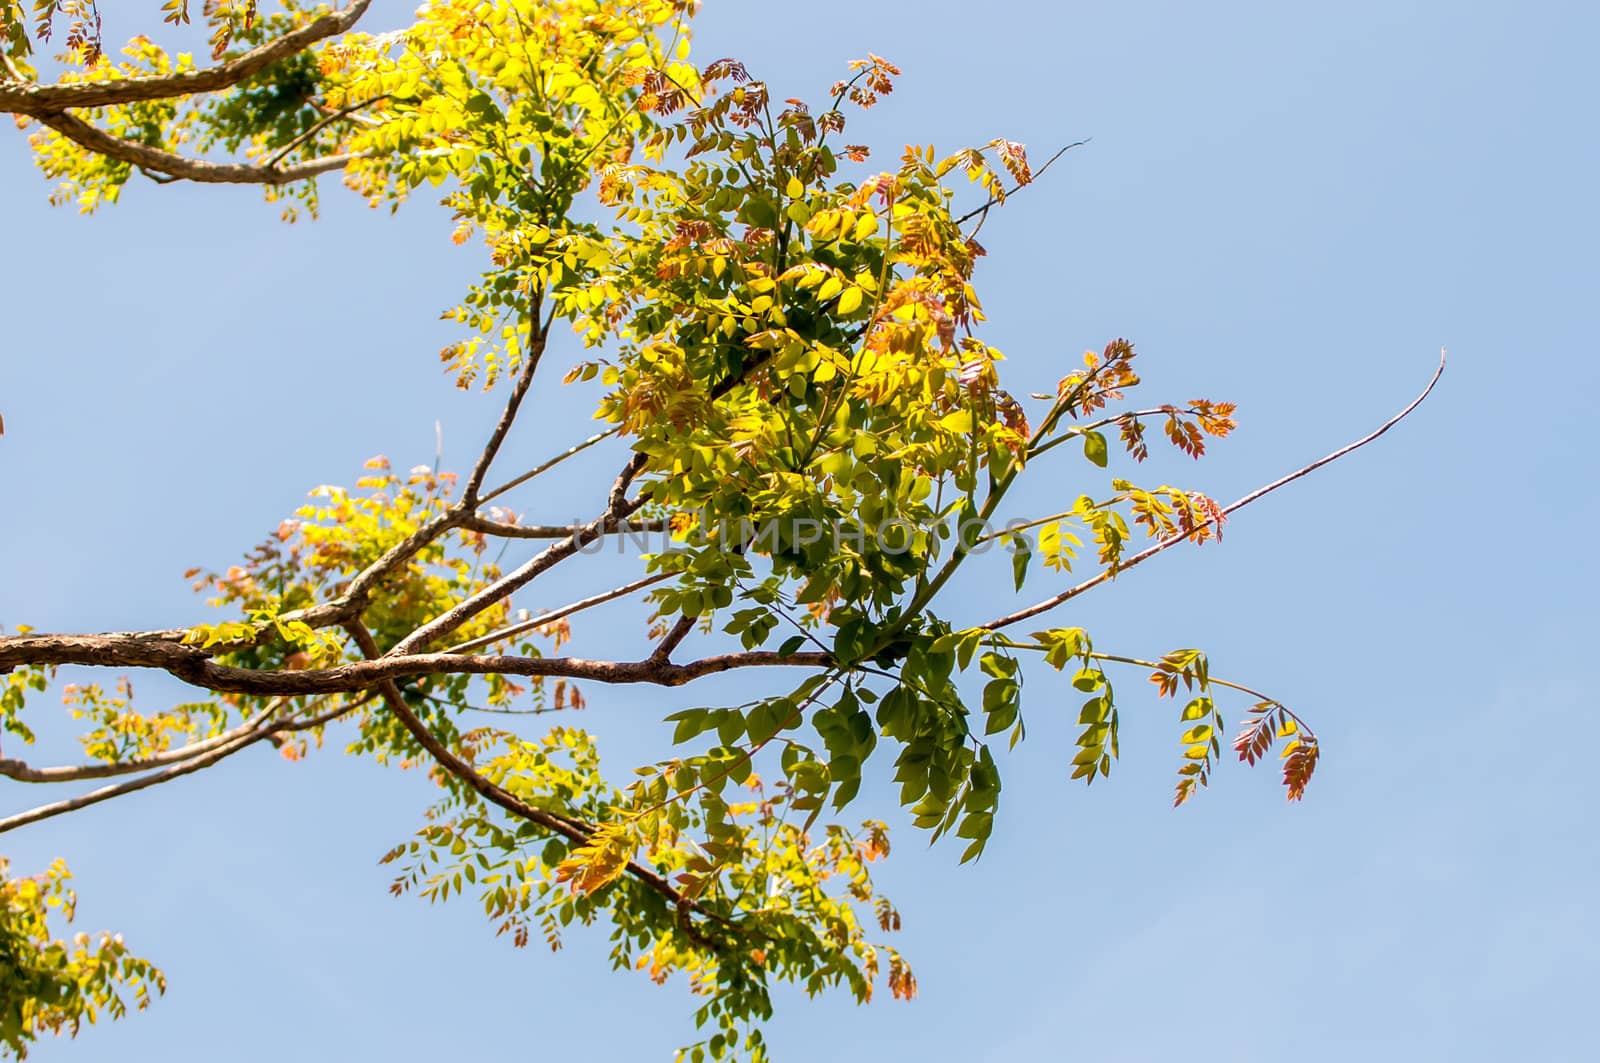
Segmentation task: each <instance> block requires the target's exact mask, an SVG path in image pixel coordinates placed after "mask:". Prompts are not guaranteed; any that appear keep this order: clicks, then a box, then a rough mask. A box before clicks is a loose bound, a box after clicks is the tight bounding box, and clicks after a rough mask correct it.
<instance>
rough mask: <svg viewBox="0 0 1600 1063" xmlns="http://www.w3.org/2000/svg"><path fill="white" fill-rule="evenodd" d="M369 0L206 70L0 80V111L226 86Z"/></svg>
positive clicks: (39, 113) (347, 18)
mask: <svg viewBox="0 0 1600 1063" xmlns="http://www.w3.org/2000/svg"><path fill="white" fill-rule="evenodd" d="M371 2H372V0H354V2H353V3H351V4H350V6H349V7H347V8H345V9H344V10H343V11H336V12H332V13H330V14H327V15H323V16H322V17H321V18H318V19H315V20H313V21H311V22H309V23H307V24H306V25H304V26H302V27H300V28H299V29H297V30H291V31H290V32H288V33H285V34H284V35H283V36H282V37H279V38H278V39H277V40H273V41H268V42H267V43H266V44H263V45H262V46H261V47H259V48H256V49H253V50H252V51H248V52H246V53H245V54H243V55H241V56H239V57H238V58H237V59H232V60H229V61H228V62H226V63H221V64H219V65H217V66H214V67H211V68H209V69H206V70H193V71H186V72H184V73H181V74H162V75H157V76H151V77H135V78H121V79H118V80H115V81H82V82H74V83H71V84H66V85H16V84H7V83H5V82H0V111H7V112H9V113H11V114H20V115H28V116H30V117H34V118H43V117H44V116H45V115H50V114H59V113H60V112H61V111H63V110H65V109H67V108H72V107H110V106H115V105H117V104H123V103H138V102H140V101H144V100H170V99H175V98H177V97H179V96H193V95H195V94H197V93H202V92H215V91H217V90H218V89H226V88H231V87H232V86H234V85H237V84H238V83H239V82H241V81H243V80H245V79H246V78H248V77H250V76H252V75H254V74H256V73H258V72H260V71H262V70H265V69H266V68H267V67H269V66H271V65H272V64H273V63H276V62H277V61H278V60H280V59H287V58H288V57H289V56H291V55H294V54H296V53H297V52H302V51H304V50H305V49H307V48H309V47H310V46H311V45H313V44H315V43H316V42H318V41H320V40H324V39H326V38H328V37H332V36H335V35H337V34H340V33H343V32H345V31H346V30H348V29H349V28H350V27H352V26H354V25H355V24H356V22H357V21H358V20H359V19H360V18H361V16H362V15H364V14H366V11H367V8H368V6H370V4H371Z"/></svg>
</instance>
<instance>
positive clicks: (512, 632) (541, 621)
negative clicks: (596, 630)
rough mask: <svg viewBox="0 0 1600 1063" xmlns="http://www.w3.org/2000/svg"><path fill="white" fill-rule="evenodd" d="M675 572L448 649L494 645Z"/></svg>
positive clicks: (629, 585) (610, 591) (454, 651)
mask: <svg viewBox="0 0 1600 1063" xmlns="http://www.w3.org/2000/svg"><path fill="white" fill-rule="evenodd" d="M672 575H673V574H672V573H671V572H661V573H658V574H656V575H654V576H646V577H645V578H644V579H640V580H634V581H633V582H632V583H625V584H623V585H622V586H621V587H616V588H614V589H612V590H609V591H606V592H604V593H602V594H596V595H592V596H591V597H588V598H581V599H579V600H578V601H575V602H573V603H572V604H571V605H563V606H562V607H561V608H560V609H556V610H553V611H551V612H548V613H541V614H540V615H538V616H535V617H530V618H528V619H527V620H522V621H518V622H517V623H515V624H512V625H510V626H509V627H503V628H501V629H500V630H499V631H491V632H489V633H488V634H487V635H480V636H478V637H477V638H475V639H470V640H468V641H466V642H463V643H461V644H459V645H456V646H451V647H450V648H449V649H448V650H446V651H445V652H446V653H467V652H469V651H471V650H476V649H481V648H482V647H484V646H492V645H493V644H494V643H496V642H499V641H501V640H502V639H509V638H513V637H515V636H517V635H520V634H522V633H523V632H525V631H532V630H534V629H535V628H540V627H543V626H544V625H546V624H553V623H555V622H556V621H557V620H561V619H563V618H564V617H569V616H571V615H572V614H573V613H576V612H581V611H582V610H584V609H587V608H589V607H590V606H592V605H601V604H603V603H605V602H609V601H613V600H615V599H617V598H622V597H626V596H627V595H630V594H632V593H633V592H634V591H637V590H643V589H644V588H646V587H649V586H651V585H652V584H656V583H660V582H661V581H662V580H666V579H671V578H672Z"/></svg>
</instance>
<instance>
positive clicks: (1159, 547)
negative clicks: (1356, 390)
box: [978, 347, 1445, 631]
mask: <svg viewBox="0 0 1600 1063" xmlns="http://www.w3.org/2000/svg"><path fill="white" fill-rule="evenodd" d="M1444 364H1445V349H1444V348H1443V347H1441V348H1439V367H1438V368H1437V369H1435V370H1434V371H1433V378H1432V379H1431V380H1429V381H1428V386H1427V387H1425V388H1423V389H1422V394H1420V395H1418V396H1417V397H1416V398H1415V399H1412V400H1411V404H1410V405H1408V406H1407V407H1406V408H1405V409H1403V410H1401V411H1400V412H1399V413H1397V414H1395V415H1394V416H1393V417H1391V418H1389V419H1388V420H1387V421H1385V422H1383V424H1382V425H1380V426H1379V427H1378V428H1377V430H1376V431H1373V432H1371V433H1368V434H1367V435H1364V436H1362V437H1361V438H1360V439H1358V440H1356V441H1355V442H1354V443H1349V444H1346V445H1345V446H1342V447H1340V448H1339V449H1338V450H1336V451H1334V452H1333V453H1331V454H1328V455H1326V456H1325V457H1321V458H1318V459H1317V460H1316V461H1314V462H1312V463H1311V464H1310V465H1305V466H1302V467H1301V468H1298V469H1296V470H1295V471H1294V472H1292V473H1290V474H1289V475H1287V476H1284V477H1281V478H1279V479H1277V480H1274V481H1272V482H1271V483H1269V484H1267V485H1266V486H1265V487H1258V488H1257V489H1256V490H1254V491H1251V492H1250V493H1249V494H1247V495H1245V496H1244V497H1243V498H1241V499H1239V500H1238V501H1237V502H1234V503H1233V504H1231V505H1228V506H1224V507H1223V508H1222V510H1221V511H1220V513H1219V514H1218V516H1217V517H1215V518H1213V519H1211V520H1207V521H1202V522H1201V523H1199V524H1197V525H1196V526H1195V527H1194V528H1192V529H1190V530H1189V531H1187V532H1182V533H1180V534H1177V535H1171V536H1168V537H1167V538H1165V539H1162V540H1161V541H1160V542H1158V543H1156V544H1155V545H1153V546H1150V547H1148V548H1146V549H1144V550H1141V551H1139V552H1138V553H1137V554H1134V555H1133V556H1132V557H1130V558H1127V559H1126V560H1124V561H1123V562H1122V563H1121V564H1119V565H1117V566H1116V567H1115V568H1109V569H1106V570H1105V571H1104V572H1102V573H1100V574H1099V575H1097V576H1094V577H1091V578H1090V579H1086V580H1084V581H1083V582H1082V583H1080V584H1078V585H1077V586H1076V587H1070V588H1068V589H1067V590H1064V591H1062V592H1061V593H1060V594H1057V595H1055V596H1054V597H1052V598H1046V599H1045V600H1044V601H1042V602H1036V603H1034V604H1033V605H1030V606H1028V607H1027V608H1026V609H1019V610H1017V611H1016V612H1014V613H1010V614H1008V615H1006V616H1002V617H999V618H998V619H995V620H991V621H989V622H988V623H986V624H980V625H978V626H979V627H981V628H984V629H986V630H989V631H994V630H998V629H999V628H1003V627H1007V626H1009V625H1011V624H1015V623H1018V622H1020V621H1023V620H1027V619H1029V618H1030V617H1035V616H1038V615H1039V614H1040V613H1046V612H1049V611H1050V610H1051V609H1054V608H1055V607H1056V606H1058V605H1061V604H1062V603H1064V602H1069V601H1071V600H1072V599H1074V598H1076V597H1077V596H1078V595H1080V594H1082V593H1084V592H1085V591H1087V590H1091V589H1092V588H1094V587H1098V586H1099V585H1100V584H1102V583H1104V582H1106V581H1107V580H1110V579H1114V578H1116V576H1117V574H1118V573H1119V572H1124V571H1126V570H1128V569H1130V568H1132V567H1133V566H1134V565H1137V564H1140V563H1141V562H1144V561H1148V560H1149V559H1150V558H1152V557H1154V556H1155V555H1157V554H1159V553H1161V552H1162V551H1163V550H1168V549H1171V548H1172V547H1174V546H1177V545H1178V544H1179V543H1182V542H1186V541H1187V540H1188V539H1189V538H1190V536H1192V535H1193V534H1194V532H1196V531H1199V530H1200V529H1201V528H1206V527H1209V526H1211V525H1213V524H1217V523H1218V522H1220V521H1221V519H1222V518H1224V517H1226V516H1228V515H1229V514H1230V513H1233V512H1235V511H1236V510H1240V509H1243V508H1244V507H1245V506H1248V505H1249V504H1250V503H1252V502H1254V501H1255V500H1256V499H1258V498H1261V497H1262V496H1264V495H1269V494H1271V493H1272V492H1274V491H1276V490H1277V489H1278V488H1280V487H1283V486H1285V485H1287V484H1291V483H1293V482H1294V481H1296V480H1298V479H1300V478H1301V477H1302V476H1308V475H1310V474H1311V473H1313V472H1315V471H1316V470H1318V469H1320V468H1322V467H1323V466H1324V465H1327V464H1328V463H1329V462H1334V461H1338V460H1339V459H1340V458H1342V457H1344V456H1345V455H1346V454H1349V453H1350V452H1351V451H1354V450H1359V449H1360V448H1362V447H1364V446H1366V445H1367V444H1368V443H1370V442H1372V441H1373V440H1374V439H1377V438H1378V437H1379V436H1381V435H1383V434H1384V433H1385V432H1387V431H1388V430H1389V429H1391V428H1393V427H1394V426H1395V425H1397V424H1399V423H1400V422H1401V421H1403V420H1405V419H1406V417H1407V416H1408V415H1409V414H1410V413H1411V411H1412V410H1415V409H1416V408H1417V407H1418V406H1421V405H1422V400H1424V399H1426V398H1427V397H1428V395H1429V393H1430V392H1432V391H1433V386H1434V385H1435V384H1437V383H1438V382H1439V378H1440V377H1441V376H1443V375H1444Z"/></svg>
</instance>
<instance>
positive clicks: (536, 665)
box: [0, 634, 831, 697]
mask: <svg viewBox="0 0 1600 1063" xmlns="http://www.w3.org/2000/svg"><path fill="white" fill-rule="evenodd" d="M830 663H831V658H830V657H829V655H828V654H826V653H815V652H808V653H792V654H780V653H776V652H773V651H770V650H751V651H748V652H744V653H725V654H717V655H713V656H710V657H702V658H700V659H699V660H695V661H690V662H687V663H684V664H672V663H670V662H666V661H656V660H649V659H646V660H642V661H631V662H624V661H597V660H588V659H585V658H582V657H515V656H502V655H484V656H475V655H468V654H458V653H417V654H396V653H394V651H392V650H391V651H390V653H389V655H387V656H385V657H381V658H379V659H377V660H368V661H355V662H352V663H350V664H343V665H339V666H337V667H334V668H307V669H300V670H285V671H258V670H255V669H251V668H236V667H233V666H231V665H222V664H217V663H216V662H215V661H213V660H211V658H210V657H209V656H208V654H207V653H206V651H204V650H201V649H199V648H197V647H194V646H185V645H182V644H180V643H176V642H157V641H152V640H149V639H137V638H125V637H115V636H106V635H39V634H29V635H11V636H5V637H0V669H4V668H7V667H15V666H17V665H28V664H32V665H62V664H77V665H90V666H100V667H114V668H152V669H160V670H162V671H165V672H168V673H170V674H172V675H174V676H176V677H178V678H179V679H181V680H183V681H184V682H186V683H189V684H191V685H193V686H197V687H201V688H203V689H206V690H212V691H216V692H217V693H224V694H248V695H252V696H256V697H280V696H281V697H299V696H304V695H313V694H341V693H349V692H351V691H357V690H368V689H371V688H373V687H375V686H377V684H378V683H380V682H382V681H383V680H385V679H403V678H405V677H408V676H417V675H436V674H438V675H442V674H461V675H492V674H500V675H522V676H550V677H554V678H559V679H588V680H593V681H596V682H601V683H646V684H652V685H656V686H668V687H673V686H681V685H683V684H685V683H689V682H692V681H693V680H696V679H699V678H702V677H704V676H708V675H715V674H717V673H719V672H727V671H732V670H735V669H739V668H765V667H798V668H821V667H826V666H827V665H829V664H830Z"/></svg>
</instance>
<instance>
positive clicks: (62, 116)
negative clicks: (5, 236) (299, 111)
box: [33, 111, 368, 185]
mask: <svg viewBox="0 0 1600 1063" xmlns="http://www.w3.org/2000/svg"><path fill="white" fill-rule="evenodd" d="M33 117H34V118H36V119H38V121H39V122H41V123H42V124H44V125H47V126H49V127H50V128H51V129H54V130H55V131H56V132H57V133H60V134H61V135H62V136H64V137H66V138H67V139H68V140H71V141H73V142H75V143H77V144H79V145H81V146H83V147H85V148H87V149H88V150H90V151H92V152H94V153H96V154H97V155H104V156H105V157H106V158H108V159H116V160H118V161H119V162H126V163H130V164H132V165H134V166H138V167H140V168H142V169H145V170H154V171H156V172H157V173H162V174H166V175H167V176H169V177H173V178H180V179H183V180H187V181H197V182H200V183H203V184H235V185H240V184H253V185H286V184H293V183H294V182H296V181H305V180H308V179H310V178H312V177H316V176H317V175H318V174H323V173H327V172H328V171H329V170H338V169H342V168H343V167H345V166H347V165H348V164H350V163H351V162H354V161H355V160H357V159H363V158H367V157H368V156H367V155H366V154H365V153H357V154H353V155H331V156H329V157H327V158H325V159H312V160H311V161H309V162H301V163H296V164H295V165H293V166H278V165H276V164H272V165H257V164H255V163H238V162H206V161H205V160H203V159H191V158H188V157H186V156H183V155H176V154H174V153H172V152H170V151H162V150H161V149H160V148H152V147H150V146H149V145H148V144H140V143H138V142H137V141H133V140H124V139H122V138H121V137H114V136H112V135H111V134H110V133H107V132H105V131H104V130H102V129H99V128H97V127H95V126H93V125H90V124H89V123H88V122H85V121H84V120H83V119H81V118H78V117H76V116H75V115H70V114H66V113H63V112H59V111H47V112H45V113H43V114H37V115H34V116H33Z"/></svg>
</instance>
